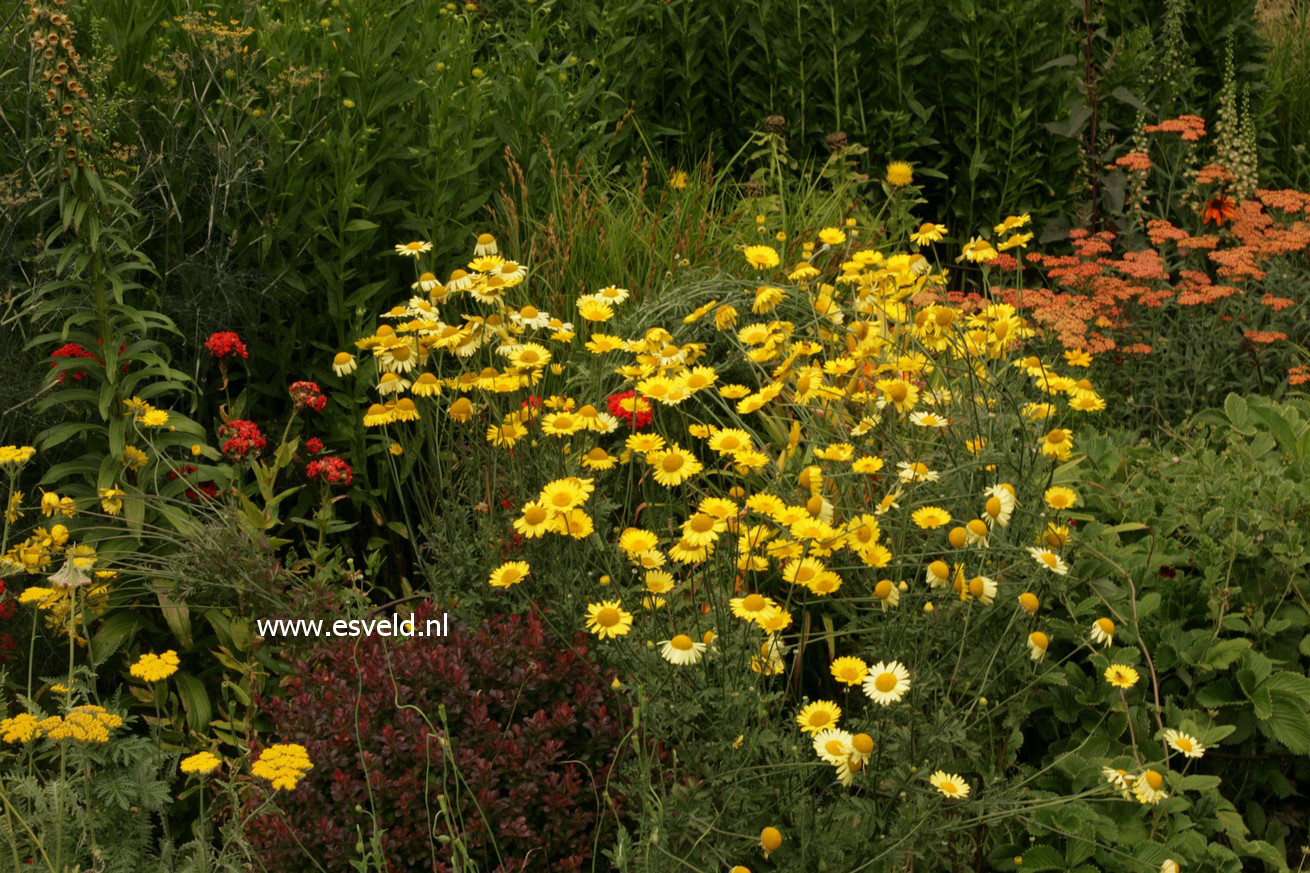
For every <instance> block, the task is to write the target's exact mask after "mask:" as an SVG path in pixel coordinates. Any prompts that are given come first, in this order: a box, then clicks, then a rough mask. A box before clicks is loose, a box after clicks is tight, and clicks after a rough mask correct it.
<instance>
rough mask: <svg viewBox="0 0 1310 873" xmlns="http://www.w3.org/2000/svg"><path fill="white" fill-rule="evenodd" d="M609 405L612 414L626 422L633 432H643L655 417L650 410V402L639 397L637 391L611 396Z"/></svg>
mask: <svg viewBox="0 0 1310 873" xmlns="http://www.w3.org/2000/svg"><path fill="white" fill-rule="evenodd" d="M607 403H608V404H609V410H610V414H611V415H613V416H614V417H615V418H617V419H619V420H620V421H626V422H627V423H628V427H630V428H632V429H633V430H641V429H642V428H643V427H645V426H646V425H648V424H650V423H651V420H652V419H653V418H654V417H655V416H654V413H652V412H651V409H650V401H649V400H647V399H646V398H645V397H638V396H637V392H635V391H624V392H623V393H622V394H611V395H610V396H609V400H608V401H607Z"/></svg>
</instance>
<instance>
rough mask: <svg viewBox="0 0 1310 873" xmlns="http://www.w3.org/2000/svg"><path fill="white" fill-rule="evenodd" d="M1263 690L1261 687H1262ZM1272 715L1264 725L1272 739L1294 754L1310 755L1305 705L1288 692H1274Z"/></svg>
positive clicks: (1309, 730)
mask: <svg viewBox="0 0 1310 873" xmlns="http://www.w3.org/2000/svg"><path fill="white" fill-rule="evenodd" d="M1262 690H1263V689H1262ZM1271 697H1272V707H1271V708H1272V715H1271V716H1270V717H1269V719H1268V722H1267V723H1266V725H1265V726H1266V727H1267V728H1268V730H1269V733H1270V734H1271V735H1272V736H1273V738H1274V739H1276V740H1278V742H1280V743H1282V744H1283V745H1284V746H1287V750H1288V751H1289V752H1292V753H1293V754H1296V755H1310V715H1307V714H1306V711H1305V705H1304V704H1303V703H1301V701H1300V700H1299V699H1298V698H1296V697H1293V696H1291V695H1288V694H1281V693H1280V694H1274V695H1271Z"/></svg>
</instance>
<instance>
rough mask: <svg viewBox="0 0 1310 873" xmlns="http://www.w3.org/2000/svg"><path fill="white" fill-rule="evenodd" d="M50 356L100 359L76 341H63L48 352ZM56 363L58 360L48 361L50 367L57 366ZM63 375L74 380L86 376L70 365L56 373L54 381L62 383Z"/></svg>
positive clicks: (79, 379)
mask: <svg viewBox="0 0 1310 873" xmlns="http://www.w3.org/2000/svg"><path fill="white" fill-rule="evenodd" d="M50 357H52V358H91V359H92V360H96V361H98V360H100V359H99V358H97V357H96V356H95V355H94V354H92V353H91V352H89V351H87V350H86V349H85V348H83V347H82V346H80V345H78V344H77V343H64V344H63V345H62V346H60V347H59V348H57V349H55V350H54V351H53V352H51V353H50ZM57 365H58V361H51V362H50V366H52V367H54V366H57ZM65 377H71V378H72V380H73V381H74V382H81V381H82V380H83V379H85V378H86V373H84V372H82V371H81V370H80V369H76V368H72V367H70V368H69V369H67V370H65V371H64V372H62V373H60V374H58V375H57V376H56V377H55V381H56V382H58V383H59V384H60V385H62V384H64V379H65Z"/></svg>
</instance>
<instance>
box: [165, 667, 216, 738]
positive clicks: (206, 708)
mask: <svg viewBox="0 0 1310 873" xmlns="http://www.w3.org/2000/svg"><path fill="white" fill-rule="evenodd" d="M172 681H173V687H174V688H176V689H177V696H178V699H180V700H181V701H182V708H183V709H184V710H186V720H187V725H188V726H189V727H190V728H191V730H193V731H195V732H196V733H201V734H203V733H204V732H205V731H206V730H207V729H208V728H209V720H210V719H211V718H212V717H213V715H214V711H213V707H211V706H210V703H209V695H208V694H207V693H206V692H205V683H203V682H201V681H200V680H199V679H197V678H196V677H195V676H192V675H191V674H190V673H183V672H179V673H175V674H173V677H172Z"/></svg>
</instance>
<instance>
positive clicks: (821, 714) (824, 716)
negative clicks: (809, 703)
mask: <svg viewBox="0 0 1310 873" xmlns="http://www.w3.org/2000/svg"><path fill="white" fill-rule="evenodd" d="M831 720H832V718H831V716H829V715H828V712H827V710H824V709H817V710H815V711H814V712H812V713H810V726H811V727H819V728H821V727H823V726H824V725H826V724H827V723H828V722H829V721H831Z"/></svg>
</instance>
